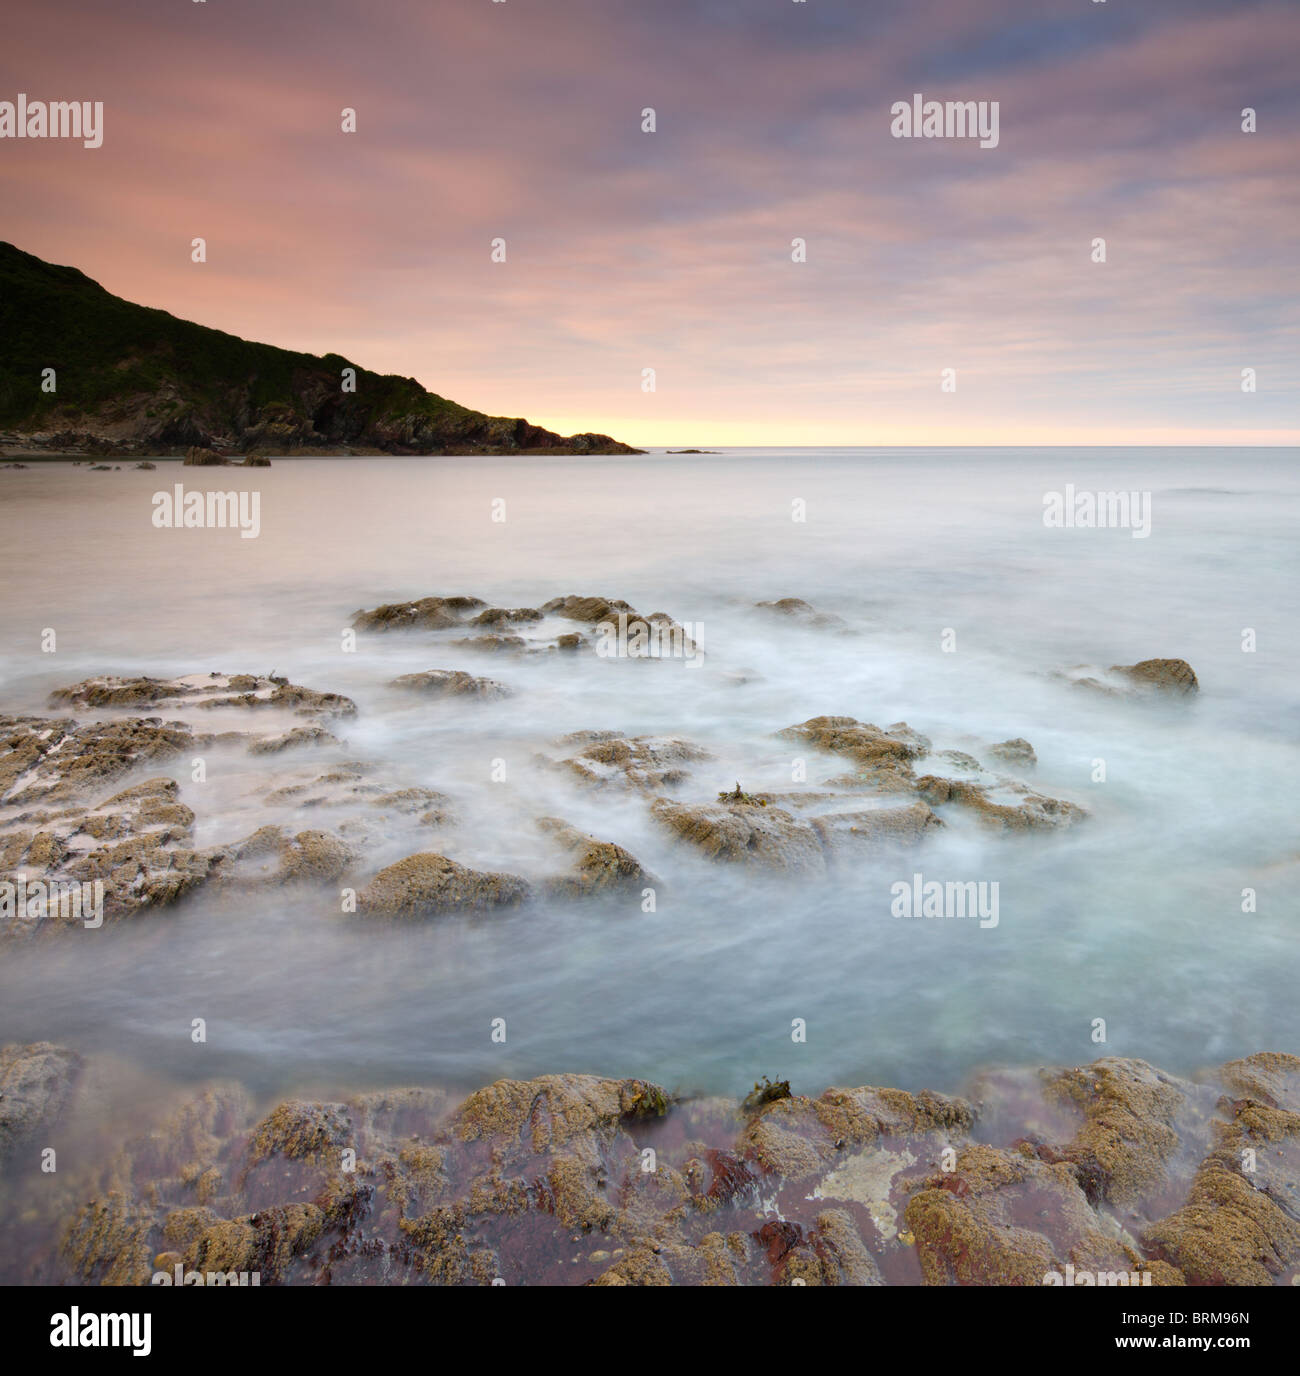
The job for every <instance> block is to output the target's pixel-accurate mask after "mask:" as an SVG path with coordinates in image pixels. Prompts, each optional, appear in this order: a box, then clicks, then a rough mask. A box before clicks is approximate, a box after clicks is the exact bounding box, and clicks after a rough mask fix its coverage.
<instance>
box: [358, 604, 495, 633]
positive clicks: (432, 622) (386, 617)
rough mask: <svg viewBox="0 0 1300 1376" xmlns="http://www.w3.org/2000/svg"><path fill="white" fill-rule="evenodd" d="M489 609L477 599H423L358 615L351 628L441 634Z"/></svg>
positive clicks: (386, 605) (378, 608)
mask: <svg viewBox="0 0 1300 1376" xmlns="http://www.w3.org/2000/svg"><path fill="white" fill-rule="evenodd" d="M483 606H486V603H484V602H483V600H482V599H481V598H478V597H463V596H459V597H421V598H418V599H417V600H416V601H414V602H390V603H387V604H385V605H384V606H382V607H375V608H374V609H373V610H371V611H368V612H367V611H360V612H357V613H356V614H355V615H354V616H353V618H352V626H353V629H354V630H358V631H406V630H420V631H442V630H446V629H447V628H448V627H450V626H459V625H462V624H464V619H465V617H466V616H467V615H468V614H469V613H470V612H475V611H478V610H479V608H481V607H483Z"/></svg>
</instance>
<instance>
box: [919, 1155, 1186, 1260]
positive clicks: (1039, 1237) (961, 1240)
mask: <svg viewBox="0 0 1300 1376" xmlns="http://www.w3.org/2000/svg"><path fill="white" fill-rule="evenodd" d="M926 1183H927V1188H924V1189H922V1190H921V1191H920V1192H919V1193H917V1194H915V1195H913V1197H912V1198H911V1200H910V1201H909V1202H908V1204H907V1208H906V1211H905V1214H904V1217H905V1219H906V1223H907V1227H908V1229H909V1230H910V1232H911V1233H912V1235H913V1236H914V1238H915V1240H916V1249H917V1257H918V1259H919V1261H920V1263H921V1269H922V1272H923V1274H924V1277H925V1282H926V1284H927V1285H1029V1286H1041V1285H1042V1284H1043V1283H1044V1277H1045V1276H1046V1275H1047V1274H1048V1273H1049V1272H1056V1273H1057V1274H1059V1275H1060V1276H1061V1277H1062V1281H1064V1276H1065V1267H1066V1264H1067V1263H1070V1262H1072V1263H1073V1264H1074V1266H1075V1267H1076V1269H1079V1270H1086V1271H1091V1272H1093V1273H1094V1275H1095V1274H1097V1273H1102V1274H1105V1275H1108V1276H1113V1277H1119V1276H1123V1277H1124V1281H1123V1282H1119V1281H1117V1280H1106V1281H1103V1282H1102V1283H1104V1284H1116V1283H1130V1282H1131V1283H1136V1284H1141V1283H1142V1281H1141V1276H1140V1273H1141V1272H1143V1271H1146V1270H1148V1269H1151V1268H1150V1267H1149V1266H1148V1264H1147V1263H1146V1262H1144V1260H1143V1258H1142V1257H1141V1256H1140V1254H1139V1253H1137V1252H1136V1251H1134V1250H1133V1249H1132V1248H1129V1247H1126V1246H1124V1245H1122V1244H1121V1243H1119V1242H1118V1241H1116V1240H1115V1239H1114V1238H1113V1237H1110V1236H1107V1235H1106V1233H1104V1232H1103V1231H1102V1226H1101V1221H1100V1220H1099V1219H1098V1217H1097V1215H1096V1214H1095V1213H1094V1212H1093V1210H1092V1209H1091V1208H1090V1207H1089V1204H1088V1201H1087V1199H1086V1198H1085V1196H1084V1193H1083V1191H1082V1190H1081V1189H1080V1188H1079V1185H1078V1182H1077V1181H1076V1179H1075V1176H1074V1173H1073V1171H1072V1170H1071V1168H1070V1167H1069V1166H1068V1165H1066V1164H1064V1163H1060V1164H1056V1165H1047V1164H1045V1163H1044V1162H1042V1161H1039V1160H1037V1159H1035V1158H1033V1157H1031V1156H1028V1155H1025V1154H1022V1153H1019V1152H1012V1151H1006V1150H1003V1149H1000V1148H997V1147H992V1146H987V1145H977V1146H968V1147H966V1148H965V1149H964V1150H963V1151H962V1152H961V1153H960V1154H959V1155H958V1156H957V1159H956V1163H955V1166H954V1169H953V1170H952V1171H951V1172H947V1173H943V1174H938V1175H935V1176H932V1177H931V1178H930V1180H929V1181H928V1182H926ZM1135 1274H1137V1276H1138V1278H1137V1280H1136V1281H1133V1280H1132V1277H1133V1276H1134V1275H1135ZM1171 1282H1172V1283H1175V1284H1177V1283H1178V1281H1177V1279H1175V1278H1174V1277H1173V1276H1168V1275H1164V1276H1160V1277H1156V1276H1153V1278H1152V1283H1164V1284H1167V1283H1171Z"/></svg>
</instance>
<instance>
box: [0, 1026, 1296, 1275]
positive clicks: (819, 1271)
mask: <svg viewBox="0 0 1300 1376" xmlns="http://www.w3.org/2000/svg"><path fill="white" fill-rule="evenodd" d="M10 1050H11V1049H6V1051H4V1052H0V1066H3V1065H4V1064H5V1058H6V1057H7V1056H8V1055H9V1052H10ZM44 1050H45V1049H44V1048H39V1047H38V1048H22V1049H20V1054H22V1053H28V1052H35V1053H37V1058H38V1060H39V1056H40V1055H41V1054H43V1053H44ZM1082 1075H1091V1077H1092V1079H1093V1080H1094V1081H1095V1082H1097V1083H1103V1084H1105V1085H1106V1086H1107V1092H1106V1093H1105V1094H1103V1095H1102V1096H1100V1098H1098V1097H1097V1096H1096V1095H1095V1094H1094V1092H1093V1091H1092V1090H1087V1091H1086V1093H1084V1100H1085V1102H1084V1103H1083V1104H1082V1105H1080V1104H1079V1102H1078V1101H1077V1099H1076V1097H1075V1095H1076V1091H1077V1090H1080V1089H1081V1088H1082V1087H1081V1086H1080V1085H1078V1084H1075V1083H1074V1081H1073V1080H1072V1078H1071V1077H1078V1076H1082ZM1012 1080H1014V1081H1015V1082H1016V1084H1018V1085H1019V1088H1010V1089H1008V1088H1007V1087H1008V1086H1009V1085H1010V1083H1011V1081H1012ZM36 1082H37V1084H38V1086H39V1087H40V1088H41V1090H42V1091H43V1089H44V1084H43V1082H42V1081H41V1079H40V1077H39V1075H38V1076H37V1077H36ZM54 1083H55V1086H56V1091H57V1085H58V1084H59V1083H61V1081H60V1080H59V1077H58V1075H57V1074H56V1075H55V1076H54ZM1040 1083H1041V1085H1043V1086H1045V1087H1047V1088H1048V1090H1049V1093H1050V1095H1051V1096H1052V1097H1051V1098H1050V1099H1049V1100H1047V1101H1043V1102H1044V1103H1045V1104H1047V1105H1049V1106H1054V1107H1052V1110H1051V1112H1050V1113H1049V1114H1048V1116H1047V1118H1044V1117H1043V1116H1042V1114H1041V1113H1040V1111H1039V1109H1038V1108H1036V1107H1034V1105H1033V1104H1031V1103H1029V1102H1027V1101H1026V1100H1025V1099H1024V1098H1023V1094H1022V1092H1023V1090H1024V1088H1025V1087H1026V1086H1027V1085H1032V1084H1040ZM999 1084H1001V1085H1002V1086H1003V1088H1004V1089H1006V1090H1007V1093H1008V1094H1009V1097H1008V1098H1007V1099H1006V1100H1005V1101H1004V1102H1001V1103H995V1104H992V1105H991V1107H992V1110H993V1111H992V1112H986V1111H985V1105H983V1104H982V1105H981V1108H980V1112H979V1117H978V1122H977V1118H976V1109H975V1106H974V1105H972V1104H971V1103H969V1102H967V1101H966V1100H964V1099H958V1098H951V1097H948V1096H945V1095H939V1094H933V1093H929V1092H925V1091H922V1092H919V1093H915V1094H913V1093H908V1092H906V1091H903V1090H899V1089H890V1088H877V1087H871V1086H863V1087H860V1088H855V1089H828V1090H826V1091H825V1092H824V1093H823V1094H822V1095H821V1096H820V1097H818V1098H809V1097H805V1096H802V1095H781V1096H780V1097H775V1098H766V1099H764V1100H763V1101H762V1102H759V1103H757V1104H756V1105H755V1106H754V1107H753V1108H752V1110H751V1111H749V1112H745V1113H742V1112H741V1111H740V1108H739V1105H738V1104H736V1103H735V1102H734V1101H730V1100H697V1101H693V1102H688V1103H684V1104H682V1103H677V1102H675V1101H674V1099H673V1097H672V1096H671V1095H670V1094H669V1093H668V1092H667V1091H666V1090H664V1089H663V1088H661V1087H660V1086H657V1085H655V1084H653V1083H651V1082H648V1081H645V1080H639V1079H612V1078H604V1077H600V1076H596V1075H584V1074H554V1075H544V1076H540V1077H538V1078H536V1079H532V1080H517V1079H503V1080H498V1081H497V1082H496V1083H494V1084H491V1085H488V1086H485V1087H484V1088H481V1089H479V1090H477V1091H475V1092H473V1093H471V1094H470V1095H469V1096H468V1097H466V1098H465V1099H464V1101H463V1102H462V1103H461V1104H460V1105H459V1107H457V1108H456V1109H455V1110H454V1111H452V1112H451V1113H450V1114H449V1113H448V1112H447V1108H448V1101H447V1100H446V1098H445V1096H443V1095H442V1094H440V1093H438V1092H436V1091H429V1090H424V1089H405V1090H402V1089H393V1090H383V1091H378V1092H374V1093H369V1094H363V1095H359V1096H354V1097H350V1098H346V1099H337V1100H334V1101H330V1100H325V1101H315V1100H309V1099H291V1100H288V1101H285V1102H282V1103H280V1104H277V1105H276V1106H275V1107H274V1108H273V1109H272V1110H271V1111H270V1112H269V1113H264V1114H254V1113H253V1111H252V1106H251V1104H250V1102H249V1099H248V1096H247V1095H246V1094H244V1093H242V1092H241V1091H239V1090H237V1089H235V1088H233V1087H213V1088H210V1089H208V1090H207V1091H205V1092H204V1093H202V1094H199V1095H198V1096H196V1097H194V1098H192V1099H190V1100H189V1101H188V1102H187V1103H186V1104H185V1105H184V1106H183V1107H182V1108H181V1110H180V1111H179V1112H177V1113H175V1114H173V1115H172V1116H170V1117H169V1118H167V1119H166V1120H165V1121H164V1122H163V1123H162V1125H161V1127H160V1128H155V1129H153V1130H150V1131H147V1132H145V1133H144V1134H143V1135H142V1136H141V1137H139V1138H136V1139H133V1140H130V1141H128V1142H126V1143H124V1144H122V1145H121V1147H120V1149H119V1150H116V1151H113V1150H108V1151H95V1152H88V1153H74V1154H71V1155H69V1156H67V1157H66V1159H65V1155H64V1154H63V1153H61V1154H60V1161H59V1167H60V1180H61V1182H62V1187H61V1189H60V1190H58V1191H53V1190H40V1191H34V1192H29V1194H28V1196H27V1197H26V1198H25V1199H24V1201H23V1204H24V1209H25V1216H24V1221H23V1227H24V1239H25V1247H24V1256H23V1259H22V1273H23V1274H24V1275H26V1276H28V1277H29V1278H30V1279H31V1280H34V1281H36V1282H38V1283H55V1284H57V1283H67V1282H68V1281H69V1280H74V1279H75V1280H81V1281H84V1282H90V1283H100V1282H107V1283H110V1284H147V1283H148V1280H149V1276H150V1272H151V1271H152V1270H153V1269H154V1268H155V1267H158V1268H160V1269H161V1268H164V1267H166V1268H170V1267H171V1266H174V1265H175V1264H177V1263H180V1264H182V1265H184V1266H185V1267H186V1268H189V1269H198V1270H203V1271H213V1272H219V1273H222V1274H228V1273H231V1272H239V1271H251V1270H257V1271H260V1272H261V1274H262V1283H263V1284H268V1283H272V1282H278V1283H282V1284H312V1285H328V1284H335V1285H339V1284H349V1283H352V1284H356V1283H371V1284H377V1283H384V1284H405V1283H408V1282H409V1283H423V1284H430V1283H431V1284H444V1285H490V1284H492V1283H493V1281H494V1280H495V1279H497V1278H501V1279H503V1280H505V1282H506V1283H507V1284H509V1285H517V1284H531V1285H543V1284H562V1283H567V1284H574V1283H577V1284H582V1283H588V1284H592V1283H594V1284H597V1285H670V1284H689V1285H705V1284H709V1285H736V1284H768V1285H791V1284H795V1283H802V1284H805V1285H848V1284H851V1285H878V1284H881V1283H883V1282H889V1283H896V1284H898V1283H901V1284H909V1283H915V1282H916V1281H922V1282H924V1283H926V1284H931V1285H950V1284H962V1285H986V1284H1011V1285H1032V1286H1040V1285H1042V1284H1043V1283H1044V1280H1045V1279H1049V1280H1050V1278H1051V1276H1052V1275H1053V1274H1055V1275H1057V1276H1059V1277H1060V1278H1061V1279H1062V1280H1063V1279H1064V1273H1065V1271H1066V1268H1067V1267H1068V1266H1072V1267H1073V1268H1074V1270H1075V1272H1076V1275H1077V1274H1078V1273H1086V1272H1091V1273H1092V1275H1091V1277H1090V1279H1092V1280H1093V1282H1094V1283H1095V1284H1097V1285H1108V1286H1109V1285H1125V1286H1128V1285H1132V1284H1139V1285H1145V1284H1147V1283H1150V1284H1154V1285H1181V1284H1184V1283H1187V1284H1225V1283H1227V1284H1276V1283H1278V1282H1281V1283H1283V1284H1285V1283H1286V1281H1287V1279H1288V1276H1289V1275H1290V1274H1294V1272H1295V1268H1296V1266H1297V1263H1300V1223H1298V1222H1297V1220H1296V1218H1295V1217H1294V1212H1293V1210H1292V1209H1291V1207H1290V1205H1289V1204H1288V1203H1287V1201H1288V1199H1293V1194H1292V1191H1293V1189H1294V1184H1295V1180H1294V1176H1295V1168H1296V1162H1297V1148H1298V1147H1300V1140H1298V1139H1297V1136H1296V1129H1297V1125H1298V1124H1297V1114H1296V1111H1295V1109H1294V1108H1292V1107H1290V1106H1289V1105H1292V1104H1294V1103H1295V1101H1296V1095H1297V1093H1300V1059H1298V1058H1296V1057H1290V1056H1283V1055H1280V1054H1261V1055H1258V1056H1253V1057H1248V1058H1246V1059H1245V1060H1243V1061H1236V1062H1231V1063H1229V1064H1228V1065H1226V1066H1224V1067H1223V1068H1222V1070H1221V1071H1219V1072H1218V1073H1217V1075H1215V1076H1210V1077H1208V1078H1207V1081H1206V1082H1205V1083H1203V1084H1199V1083H1198V1084H1192V1083H1191V1082H1184V1081H1174V1080H1173V1079H1172V1077H1169V1076H1166V1075H1163V1074H1162V1072H1159V1071H1155V1070H1153V1069H1152V1068H1151V1067H1148V1066H1143V1064H1142V1063H1140V1062H1129V1061H1120V1060H1118V1059H1116V1058H1106V1059H1105V1060H1103V1061H1099V1062H1097V1063H1095V1064H1094V1065H1093V1066H1091V1067H1078V1068H1076V1069H1075V1070H1071V1071H1057V1072H1050V1073H1048V1074H1046V1075H1045V1076H1044V1077H1043V1078H1042V1080H1041V1081H1039V1080H1038V1079H1037V1078H1036V1077H1035V1076H1034V1075H1033V1074H1032V1073H1028V1074H1027V1078H1026V1075H1020V1074H1018V1073H1016V1072H1010V1073H997V1072H994V1073H993V1074H992V1078H991V1079H989V1080H987V1081H986V1082H985V1093H986V1094H987V1095H990V1096H992V1095H996V1093H997V1092H998V1090H997V1087H998V1085H999ZM1054 1085H1056V1086H1058V1089H1059V1092H1058V1090H1056V1089H1053V1088H1052V1086H1054ZM1171 1086H1172V1087H1173V1088H1174V1089H1175V1090H1176V1092H1177V1094H1178V1095H1180V1096H1182V1100H1183V1101H1184V1102H1183V1103H1182V1106H1181V1107H1178V1106H1174V1105H1173V1103H1172V1100H1171V1099H1170V1098H1169V1096H1168V1095H1167V1094H1166V1092H1165V1091H1167V1090H1168V1089H1170V1087H1171ZM1220 1091H1226V1092H1225V1093H1222V1094H1221V1093H1220ZM1231 1096H1239V1097H1231ZM55 1097H56V1098H57V1097H58V1096H57V1092H56V1094H55ZM6 1098H7V1091H6ZM1193 1101H1195V1103H1193ZM1206 1104H1208V1105H1209V1109H1210V1110H1211V1111H1212V1116H1205V1117H1203V1118H1202V1117H1197V1116H1196V1115H1192V1116H1190V1117H1189V1116H1188V1111H1189V1109H1190V1108H1191V1107H1197V1106H1201V1107H1203V1106H1205V1105H1206ZM4 1109H5V1100H4V1099H0V1113H3V1111H4ZM1011 1110H1014V1111H1013V1112H1011V1116H1010V1117H1008V1116H1007V1113H1008V1112H1009V1111H1011ZM1171 1115H1172V1116H1171ZM665 1119H666V1121H664V1120H665ZM47 1121H52V1120H47ZM1143 1123H1149V1124H1151V1125H1154V1126H1157V1127H1158V1126H1159V1125H1160V1124H1165V1125H1166V1126H1168V1125H1171V1124H1172V1126H1173V1130H1174V1131H1175V1132H1176V1133H1177V1134H1178V1135H1179V1136H1180V1137H1181V1138H1182V1139H1183V1147H1180V1149H1179V1151H1178V1152H1177V1153H1176V1154H1175V1156H1176V1158H1177V1159H1179V1160H1181V1159H1182V1158H1183V1157H1184V1156H1185V1155H1186V1151H1185V1148H1186V1147H1188V1146H1193V1145H1195V1144H1196V1143H1199V1142H1201V1141H1202V1140H1205V1141H1206V1142H1207V1145H1208V1146H1209V1148H1210V1151H1209V1155H1208V1156H1207V1157H1206V1159H1205V1160H1204V1161H1203V1162H1202V1164H1201V1166H1200V1169H1199V1170H1198V1171H1197V1172H1196V1176H1195V1179H1194V1180H1192V1179H1191V1177H1190V1176H1189V1177H1188V1183H1187V1186H1186V1187H1184V1186H1183V1185H1180V1183H1179V1180H1180V1176H1179V1174H1178V1171H1177V1170H1175V1171H1172V1172H1171V1171H1170V1170H1168V1169H1166V1167H1167V1166H1168V1165H1169V1164H1170V1163H1171V1161H1173V1160H1174V1159H1175V1158H1174V1157H1169V1156H1166V1155H1165V1151H1166V1146H1165V1143H1164V1142H1163V1140H1162V1138H1161V1136H1160V1133H1159V1132H1157V1134H1156V1136H1155V1137H1154V1138H1152V1139H1151V1141H1150V1142H1149V1143H1148V1144H1147V1145H1145V1146H1144V1145H1143V1143H1144V1130H1143V1128H1142V1124H1143ZM1062 1125H1064V1127H1063V1131H1064V1132H1065V1133H1066V1134H1067V1135H1068V1134H1069V1133H1071V1132H1079V1131H1081V1130H1084V1129H1088V1130H1090V1126H1089V1125H1091V1128H1092V1129H1096V1130H1097V1131H1098V1132H1099V1133H1101V1135H1099V1136H1096V1137H1095V1138H1089V1150H1090V1152H1092V1154H1091V1155H1085V1154H1082V1153H1079V1152H1075V1155H1076V1156H1077V1158H1078V1159H1070V1155H1069V1153H1071V1152H1074V1151H1075V1147H1076V1146H1077V1145H1078V1144H1079V1143H1080V1142H1081V1141H1082V1138H1076V1139H1074V1140H1072V1141H1069V1142H1066V1143H1065V1144H1064V1146H1062V1145H1061V1144H1060V1140H1059V1135H1058V1133H1057V1129H1058V1128H1061V1127H1062ZM1030 1127H1034V1128H1037V1129H1043V1130H1045V1131H1047V1132H1048V1133H1049V1135H1051V1136H1052V1139H1053V1140H1052V1141H1051V1142H1049V1141H1046V1140H1040V1141H1038V1142H1034V1141H1032V1140H1031V1139H1029V1138H1028V1137H1025V1136H1019V1137H1015V1134H1016V1133H1017V1132H1018V1131H1020V1132H1023V1131H1024V1130H1025V1129H1027V1128H1030ZM1103 1129H1104V1130H1105V1132H1102V1130H1103ZM1111 1129H1117V1132H1111ZM1105 1133H1109V1134H1110V1135H1105ZM976 1136H978V1137H979V1139H980V1140H978V1141H976V1140H974V1139H975V1137H976ZM1192 1138H1195V1142H1193V1141H1192ZM986 1139H987V1140H986ZM1013 1139H1014V1140H1013ZM24 1140H27V1141H39V1140H42V1139H41V1138H32V1137H31V1136H30V1135H28V1136H27V1137H26V1138H25V1139H24ZM1096 1144H1100V1146H1099V1147H1097V1148H1096V1150H1094V1147H1095V1146H1096ZM647 1147H653V1149H654V1151H655V1162H654V1169H652V1170H646V1169H644V1168H643V1167H644V1165H645V1162H646V1157H645V1154H644V1153H645V1150H646V1148H647ZM1247 1147H1250V1148H1251V1149H1253V1150H1254V1152H1255V1154H1256V1157H1257V1169H1256V1170H1255V1171H1254V1172H1246V1171H1243V1170H1242V1169H1241V1165H1242V1152H1243V1151H1244V1149H1245V1148H1247ZM1098 1150H1099V1151H1100V1154H1101V1155H1102V1156H1105V1157H1106V1159H1108V1160H1111V1161H1113V1163H1114V1166H1113V1169H1112V1168H1110V1167H1108V1168H1107V1171H1105V1172H1102V1173H1100V1174H1099V1173H1098V1171H1097V1169H1096V1163H1097V1151H1098ZM1145 1151H1149V1152H1150V1153H1151V1154H1152V1160H1153V1161H1154V1162H1155V1164H1156V1167H1157V1169H1156V1175H1160V1176H1161V1178H1162V1180H1163V1183H1162V1184H1160V1185H1159V1186H1158V1187H1157V1192H1156V1193H1155V1194H1147V1195H1141V1194H1140V1193H1139V1196H1137V1197H1135V1198H1136V1199H1137V1200H1138V1202H1134V1203H1129V1204H1125V1205H1124V1206H1122V1208H1116V1207H1115V1206H1113V1205H1110V1204H1107V1203H1106V1202H1105V1200H1104V1199H1103V1197H1102V1194H1101V1193H1099V1191H1098V1189H1097V1188H1096V1187H1097V1186H1098V1185H1099V1184H1100V1185H1103V1186H1104V1187H1105V1188H1106V1189H1110V1188H1111V1187H1112V1186H1113V1185H1114V1184H1115V1183H1116V1182H1118V1181H1119V1180H1120V1179H1121V1178H1127V1177H1130V1176H1132V1177H1133V1178H1135V1179H1136V1178H1139V1177H1140V1178H1143V1179H1151V1180H1154V1179H1155V1175H1148V1174H1147V1173H1146V1172H1145V1169H1144V1168H1143V1167H1141V1166H1139V1165H1138V1164H1137V1161H1136V1157H1137V1156H1138V1155H1141V1154H1142V1153H1143V1152H1145ZM345 1153H351V1154H353V1155H347V1156H345ZM353 1156H354V1158H355V1159H353ZM1135 1172H1136V1174H1134V1173H1135ZM1142 1188H1143V1189H1145V1188H1146V1187H1145V1186H1143V1187H1142ZM1171 1191H1172V1192H1173V1193H1172V1194H1171V1193H1170V1192H1171ZM1184 1194H1185V1197H1184ZM1170 1199H1172V1201H1173V1204H1174V1206H1175V1207H1173V1209H1172V1212H1169V1213H1168V1214H1167V1216H1166V1217H1163V1218H1161V1219H1159V1221H1157V1222H1155V1223H1151V1224H1148V1225H1147V1226H1145V1228H1144V1230H1143V1231H1142V1234H1141V1239H1140V1240H1139V1239H1137V1238H1135V1237H1134V1236H1133V1235H1132V1234H1131V1233H1130V1232H1129V1227H1130V1226H1132V1220H1134V1219H1139V1220H1140V1219H1142V1218H1143V1212H1142V1211H1143V1210H1144V1209H1145V1208H1146V1207H1147V1205H1148V1204H1150V1203H1152V1202H1155V1201H1158V1200H1166V1201H1168V1200H1170ZM85 1200H89V1201H90V1202H89V1203H85V1204H82V1201H85ZM1142 1200H1145V1201H1146V1202H1145V1203H1143V1202H1141V1201H1142ZM1165 1207H1168V1204H1167V1203H1166V1206H1165ZM1083 1283H1085V1282H1084V1281H1083V1280H1076V1284H1083Z"/></svg>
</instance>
